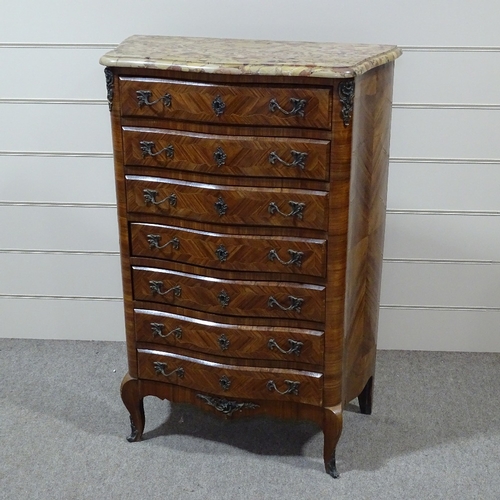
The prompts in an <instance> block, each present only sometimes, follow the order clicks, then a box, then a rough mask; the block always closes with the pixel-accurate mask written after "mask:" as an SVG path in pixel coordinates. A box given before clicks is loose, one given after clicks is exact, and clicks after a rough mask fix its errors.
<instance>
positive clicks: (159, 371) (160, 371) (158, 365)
mask: <svg viewBox="0 0 500 500" xmlns="http://www.w3.org/2000/svg"><path fill="white" fill-rule="evenodd" d="M153 366H154V368H155V373H156V375H163V376H164V377H170V376H171V375H173V374H174V373H175V374H177V376H178V377H179V378H184V368H182V367H179V368H176V369H175V370H172V371H171V372H170V373H167V372H166V370H167V369H168V366H167V363H162V362H161V361H154V362H153Z"/></svg>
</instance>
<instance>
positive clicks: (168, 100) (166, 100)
mask: <svg viewBox="0 0 500 500" xmlns="http://www.w3.org/2000/svg"><path fill="white" fill-rule="evenodd" d="M135 94H136V95H137V104H138V105H139V107H140V108H142V107H143V106H153V105H154V104H156V103H157V102H160V101H161V102H162V103H163V105H164V106H165V107H167V108H170V106H171V105H172V96H171V95H170V94H164V95H162V96H161V97H160V98H159V99H156V101H150V100H149V98H150V97H151V96H152V92H151V91H150V90H138V91H137V92H136V93H135Z"/></svg>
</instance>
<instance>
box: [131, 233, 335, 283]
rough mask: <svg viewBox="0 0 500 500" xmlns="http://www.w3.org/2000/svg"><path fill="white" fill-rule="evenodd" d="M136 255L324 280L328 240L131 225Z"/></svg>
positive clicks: (205, 265) (214, 267)
mask: <svg viewBox="0 0 500 500" xmlns="http://www.w3.org/2000/svg"><path fill="white" fill-rule="evenodd" d="M130 233H131V242H132V255H133V256H137V257H153V258H160V259H167V260H171V261H175V262H183V263H186V264H193V265H196V266H201V267H209V268H213V269H221V270H222V269H224V270H229V271H255V272H271V273H292V274H303V275H309V276H318V277H324V276H325V273H326V264H325V261H326V240H322V239H317V240H313V239H307V238H292V237H278V236H275V237H267V238H266V237H263V236H250V235H235V234H220V233H211V232H204V231H195V230H191V229H184V228H178V227H173V226H163V225H160V224H140V223H132V224H131V225H130Z"/></svg>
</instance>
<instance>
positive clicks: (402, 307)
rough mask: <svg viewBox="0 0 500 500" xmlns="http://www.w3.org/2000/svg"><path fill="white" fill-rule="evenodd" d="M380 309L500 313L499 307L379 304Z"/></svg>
mask: <svg viewBox="0 0 500 500" xmlns="http://www.w3.org/2000/svg"><path fill="white" fill-rule="evenodd" d="M380 309H392V310H396V309H399V310H412V311H463V312H500V307H482V306H469V307H467V306H438V305H435V306H430V305H421V306H420V305H410V304H408V305H400V304H380Z"/></svg>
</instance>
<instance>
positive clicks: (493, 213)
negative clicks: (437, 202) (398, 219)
mask: <svg viewBox="0 0 500 500" xmlns="http://www.w3.org/2000/svg"><path fill="white" fill-rule="evenodd" d="M387 213H388V214H397V215H459V216H463V217H484V216H487V217H498V216H499V215H500V210H420V209H416V210H413V209H410V208H408V209H398V208H388V209H387Z"/></svg>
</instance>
